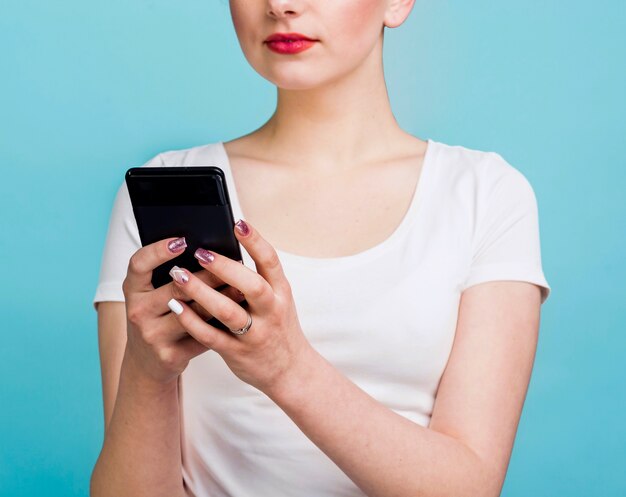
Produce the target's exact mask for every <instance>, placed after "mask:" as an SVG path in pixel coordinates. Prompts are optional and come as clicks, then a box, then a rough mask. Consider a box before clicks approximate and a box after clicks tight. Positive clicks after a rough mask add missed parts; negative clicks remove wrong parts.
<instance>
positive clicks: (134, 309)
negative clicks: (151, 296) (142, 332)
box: [126, 304, 144, 326]
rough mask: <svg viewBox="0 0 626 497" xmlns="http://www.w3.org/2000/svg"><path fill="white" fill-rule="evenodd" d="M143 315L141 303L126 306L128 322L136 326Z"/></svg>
mask: <svg viewBox="0 0 626 497" xmlns="http://www.w3.org/2000/svg"><path fill="white" fill-rule="evenodd" d="M143 317H144V310H143V308H142V306H141V305H138V304H132V305H129V306H128V307H127V308H126V318H127V319H128V321H129V322H130V323H132V324H133V325H135V326H137V325H139V324H140V323H141V321H142V320H143Z"/></svg>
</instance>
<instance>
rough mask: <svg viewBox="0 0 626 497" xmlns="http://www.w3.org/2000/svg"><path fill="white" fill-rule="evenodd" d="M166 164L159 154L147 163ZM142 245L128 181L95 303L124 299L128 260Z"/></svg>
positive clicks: (117, 205) (116, 208) (114, 215)
mask: <svg viewBox="0 0 626 497" xmlns="http://www.w3.org/2000/svg"><path fill="white" fill-rule="evenodd" d="M163 165H164V163H163V160H162V157H161V154H159V155H157V156H156V157H154V158H153V159H151V160H150V161H148V162H147V163H146V164H144V167H150V166H163ZM139 248H141V240H140V238H139V230H138V229H137V222H136V221H135V216H134V214H133V208H132V204H131V202H130V195H129V194H128V188H127V187H126V182H125V181H124V182H123V183H122V185H121V186H120V187H119V189H118V191H117V195H116V196H115V200H114V202H113V209H112V210H111V217H110V219H109V227H108V230H107V236H106V241H105V244H104V250H103V252H102V261H101V264H100V277H99V279H98V286H97V287H96V294H95V296H94V299H93V304H94V307H96V304H97V303H98V302H104V301H112V302H124V293H123V292H122V283H123V281H124V279H125V278H126V272H127V270H128V261H129V260H130V258H131V256H132V255H133V254H134V253H135V252H136V251H137V250H138V249H139Z"/></svg>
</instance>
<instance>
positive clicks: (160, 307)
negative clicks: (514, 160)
mask: <svg viewBox="0 0 626 497" xmlns="http://www.w3.org/2000/svg"><path fill="white" fill-rule="evenodd" d="M230 7H231V13H232V18H233V22H234V26H235V29H236V32H237V36H238V38H239V41H240V44H241V47H242V49H243V52H244V54H245V56H246V58H247V60H248V61H249V62H250V64H251V65H252V67H253V68H254V69H255V70H256V71H258V72H259V73H260V74H261V75H262V76H263V77H265V78H267V79H268V80H270V81H271V82H273V83H274V84H275V85H276V86H277V89H278V90H277V91H278V102H277V108H276V111H275V113H274V115H273V116H272V117H271V118H270V119H269V120H268V122H267V123H266V124H265V125H263V126H262V127H261V128H260V129H258V130H256V131H254V132H253V133H251V134H249V135H247V136H244V137H241V138H238V139H235V140H232V141H229V142H227V143H221V142H220V143H216V144H209V145H202V146H198V147H194V148H191V149H186V150H178V151H169V152H165V153H163V154H159V155H158V156H157V157H155V158H154V159H153V160H152V161H150V162H149V163H148V164H146V165H147V166H160V165H194V164H216V165H219V166H220V167H222V168H223V169H224V171H225V174H226V177H227V182H228V186H229V190H230V193H231V200H232V203H233V209H234V212H235V216H237V217H239V218H244V219H245V220H240V221H239V222H238V223H237V225H236V227H235V228H234V229H235V234H236V236H237V238H238V240H239V241H240V242H241V245H242V247H243V253H244V264H243V265H242V264H240V263H238V262H236V261H232V260H230V259H227V258H225V257H224V256H222V255H220V254H218V253H214V252H211V251H210V249H211V247H206V249H207V250H200V251H199V252H197V253H196V257H197V258H198V260H199V261H200V262H201V264H202V266H203V267H204V268H205V269H206V271H203V272H200V273H196V274H191V273H189V272H188V271H186V269H185V268H173V270H172V273H171V275H172V278H173V281H172V282H171V283H169V284H168V285H166V286H163V287H161V288H159V289H156V290H154V289H153V288H152V286H151V285H150V278H151V271H152V269H153V268H155V267H156V266H158V265H160V264H162V263H164V262H166V261H169V260H170V259H173V258H174V257H176V255H178V254H180V251H181V250H185V248H186V247H185V242H184V240H181V239H167V240H163V241H160V242H157V243H155V244H153V245H149V246H146V247H144V248H140V243H139V238H138V235H137V228H136V225H135V224H134V220H133V217H132V211H131V209H130V204H129V201H128V192H127V191H126V189H125V187H124V186H122V188H121V189H120V191H119V193H118V197H117V199H116V203H115V207H114V210H113V213H112V218H111V224H110V228H109V234H108V238H107V245H106V247H105V254H104V258H103V267H102V274H101V278H100V284H99V287H98V291H97V294H96V298H95V302H96V303H98V304H99V305H98V325H99V337H100V351H101V362H102V378H103V391H104V408H105V425H106V433H105V440H104V444H103V447H102V452H101V454H100V457H99V459H98V461H97V463H96V466H95V468H94V472H93V475H92V481H91V491H92V495H94V496H108V495H111V496H116V497H119V496H123V495H130V496H135V497H136V496H143V495H146V496H150V497H155V496H160V495H163V496H167V497H173V496H183V495H193V496H211V497H214V496H235V497H245V496H265V495H268V496H269V495H272V496H274V495H302V496H322V495H324V496H326V495H341V496H343V495H346V496H357V495H369V496H391V495H411V496H414V495H423V496H431V495H432V496H434V495H437V496H440V495H450V496H456V497H459V496H463V495H467V496H473V497H475V496H479V495H480V496H496V495H499V493H500V490H501V487H502V484H503V481H504V476H505V473H506V468H507V464H508V461H509V456H510V452H511V448H512V445H513V440H514V437H515V432H516V428H517V423H518V420H519V417H520V413H521V409H522V405H523V401H524V397H525V393H526V389H527V385H528V381H529V377H530V373H531V369H532V362H533V357H534V352H535V347H536V341H537V333H538V328H539V316H540V305H541V303H543V301H545V299H546V298H547V296H548V294H549V291H550V287H549V286H548V284H547V282H546V280H545V278H544V275H543V272H542V268H541V260H540V250H539V232H538V219H537V206H536V200H535V196H534V192H533V190H532V187H531V186H530V184H529V183H528V181H527V180H526V178H525V177H524V176H523V175H522V174H521V173H520V172H519V171H518V170H517V169H515V168H514V167H513V166H511V165H509V164H508V163H507V162H506V161H505V160H504V159H503V158H502V157H501V156H500V155H498V154H496V153H493V152H481V151H478V150H471V149H467V148H464V147H461V146H451V145H445V144H443V143H440V142H436V141H433V140H426V141H424V140H421V139H419V138H416V137H414V136H411V135H409V134H407V133H406V132H404V131H403V130H402V129H400V127H399V126H398V124H397V123H396V121H395V119H394V116H393V114H392V112H391V108H390V104H389V99H388V96H387V92H386V86H385V81H384V76H383V65H382V45H383V32H384V28H385V27H388V28H393V27H396V26H399V25H400V24H402V23H403V22H404V20H405V19H406V18H407V16H408V15H409V12H410V11H411V9H412V7H413V0H282V1H279V0H253V1H250V0H231V2H230ZM224 284H226V289H225V290H220V291H218V290H215V288H217V287H222V288H223V285H224ZM240 292H241V293H240ZM244 296H245V298H246V300H247V301H248V302H249V307H248V308H247V309H244V308H243V307H242V306H241V305H239V302H240V301H241V300H242V299H243V298H244ZM192 301H193V302H194V303H193V304H192V306H190V305H188V304H187V303H186V302H189V303H191V302H192ZM210 316H214V317H216V318H217V319H219V320H220V321H222V322H223V323H224V324H225V325H226V326H227V327H228V328H229V329H231V330H233V331H234V332H238V333H241V334H236V333H232V334H229V333H227V332H223V331H221V330H218V329H216V328H213V327H211V326H209V325H208V324H206V323H205V321H204V319H206V318H207V317H210ZM192 358H193V359H194V360H193V361H191V359H192Z"/></svg>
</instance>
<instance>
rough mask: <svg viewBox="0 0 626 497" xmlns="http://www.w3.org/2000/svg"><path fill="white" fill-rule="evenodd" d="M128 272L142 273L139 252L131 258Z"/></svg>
mask: <svg viewBox="0 0 626 497" xmlns="http://www.w3.org/2000/svg"><path fill="white" fill-rule="evenodd" d="M128 272H129V273H133V274H137V273H140V272H141V255H140V253H139V251H137V252H135V253H134V254H133V255H131V256H130V259H129V261H128Z"/></svg>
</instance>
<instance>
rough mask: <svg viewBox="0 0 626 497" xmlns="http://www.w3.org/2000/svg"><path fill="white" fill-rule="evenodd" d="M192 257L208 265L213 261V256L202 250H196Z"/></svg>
mask: <svg viewBox="0 0 626 497" xmlns="http://www.w3.org/2000/svg"><path fill="white" fill-rule="evenodd" d="M193 256H194V257H195V258H196V259H198V260H199V261H201V262H204V263H205V264H210V263H211V262H213V261H214V260H215V256H214V255H213V253H212V252H209V251H208V250H206V249H203V248H199V249H198V250H196V252H195V253H194V254H193Z"/></svg>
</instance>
